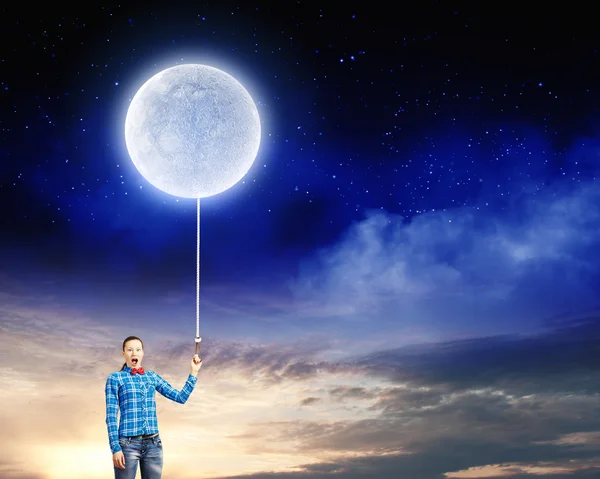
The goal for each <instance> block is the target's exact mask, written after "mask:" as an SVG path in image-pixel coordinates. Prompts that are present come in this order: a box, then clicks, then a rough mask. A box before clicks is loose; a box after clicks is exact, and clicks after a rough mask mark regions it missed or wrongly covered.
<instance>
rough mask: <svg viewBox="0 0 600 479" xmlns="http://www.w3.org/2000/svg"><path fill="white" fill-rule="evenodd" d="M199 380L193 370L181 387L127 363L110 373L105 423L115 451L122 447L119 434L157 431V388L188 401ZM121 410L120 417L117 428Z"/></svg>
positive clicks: (165, 395) (166, 394)
mask: <svg viewBox="0 0 600 479" xmlns="http://www.w3.org/2000/svg"><path fill="white" fill-rule="evenodd" d="M197 380H198V378H197V377H196V376H192V375H191V374H190V375H189V376H188V378H187V381H186V382H185V384H184V385H183V388H182V389H181V391H178V390H177V389H175V388H173V387H172V386H171V385H170V384H169V383H168V382H167V381H165V380H164V379H163V378H161V377H160V376H159V375H158V374H156V373H155V372H154V371H146V373H145V374H131V368H130V367H129V366H125V368H124V369H123V370H122V371H118V372H114V373H111V374H110V375H109V376H108V379H107V380H106V388H105V393H106V426H107V428H108V442H109V444H110V450H111V451H112V453H113V454H114V453H115V452H117V451H120V450H121V446H120V444H119V437H126V436H140V435H142V434H156V433H158V419H157V417H156V402H155V400H154V391H155V390H156V391H158V392H159V393H160V394H162V395H163V396H164V397H166V398H168V399H171V400H172V401H175V402H178V403H180V404H185V402H186V401H187V400H188V398H189V397H190V394H192V391H193V390H194V386H195V385H196V381H197ZM119 410H120V411H121V420H120V422H119V427H118V429H117V417H118V414H119Z"/></svg>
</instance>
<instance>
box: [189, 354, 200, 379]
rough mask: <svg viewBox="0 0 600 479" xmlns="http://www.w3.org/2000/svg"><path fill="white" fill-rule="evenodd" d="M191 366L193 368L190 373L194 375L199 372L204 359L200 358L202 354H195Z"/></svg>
mask: <svg viewBox="0 0 600 479" xmlns="http://www.w3.org/2000/svg"><path fill="white" fill-rule="evenodd" d="M190 367H191V369H192V372H191V373H190V374H192V375H193V376H195V375H196V374H198V371H200V368H201V367H202V359H200V356H198V355H197V354H194V357H193V358H192V362H191V363H190Z"/></svg>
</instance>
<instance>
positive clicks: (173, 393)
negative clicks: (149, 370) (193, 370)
mask: <svg viewBox="0 0 600 479" xmlns="http://www.w3.org/2000/svg"><path fill="white" fill-rule="evenodd" d="M154 374H155V375H156V390H157V391H158V392H159V393H160V394H162V395H163V396H164V397H166V398H167V399H170V400H171V401H175V402H178V403H180V404H185V403H186V401H187V400H188V398H189V397H190V394H192V391H193V390H194V386H195V385H196V382H197V381H198V378H197V377H196V376H193V375H191V374H190V375H188V378H187V381H186V382H185V384H184V385H183V388H181V391H178V390H177V389H175V388H174V387H173V386H171V385H170V384H169V383H168V382H167V381H165V380H164V379H163V378H162V377H160V376H159V375H158V374H156V373H154Z"/></svg>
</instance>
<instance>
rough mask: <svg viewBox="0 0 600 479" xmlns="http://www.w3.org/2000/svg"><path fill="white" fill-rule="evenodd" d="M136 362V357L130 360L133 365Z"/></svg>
mask: <svg viewBox="0 0 600 479" xmlns="http://www.w3.org/2000/svg"><path fill="white" fill-rule="evenodd" d="M137 363H138V360H137V358H133V359H132V360H131V364H133V365H134V366H135V365H137Z"/></svg>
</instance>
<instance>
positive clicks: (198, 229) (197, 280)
mask: <svg viewBox="0 0 600 479" xmlns="http://www.w3.org/2000/svg"><path fill="white" fill-rule="evenodd" d="M196 210H197V211H196V343H199V342H200V341H201V339H200V198H198V202H197V206H196Z"/></svg>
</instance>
